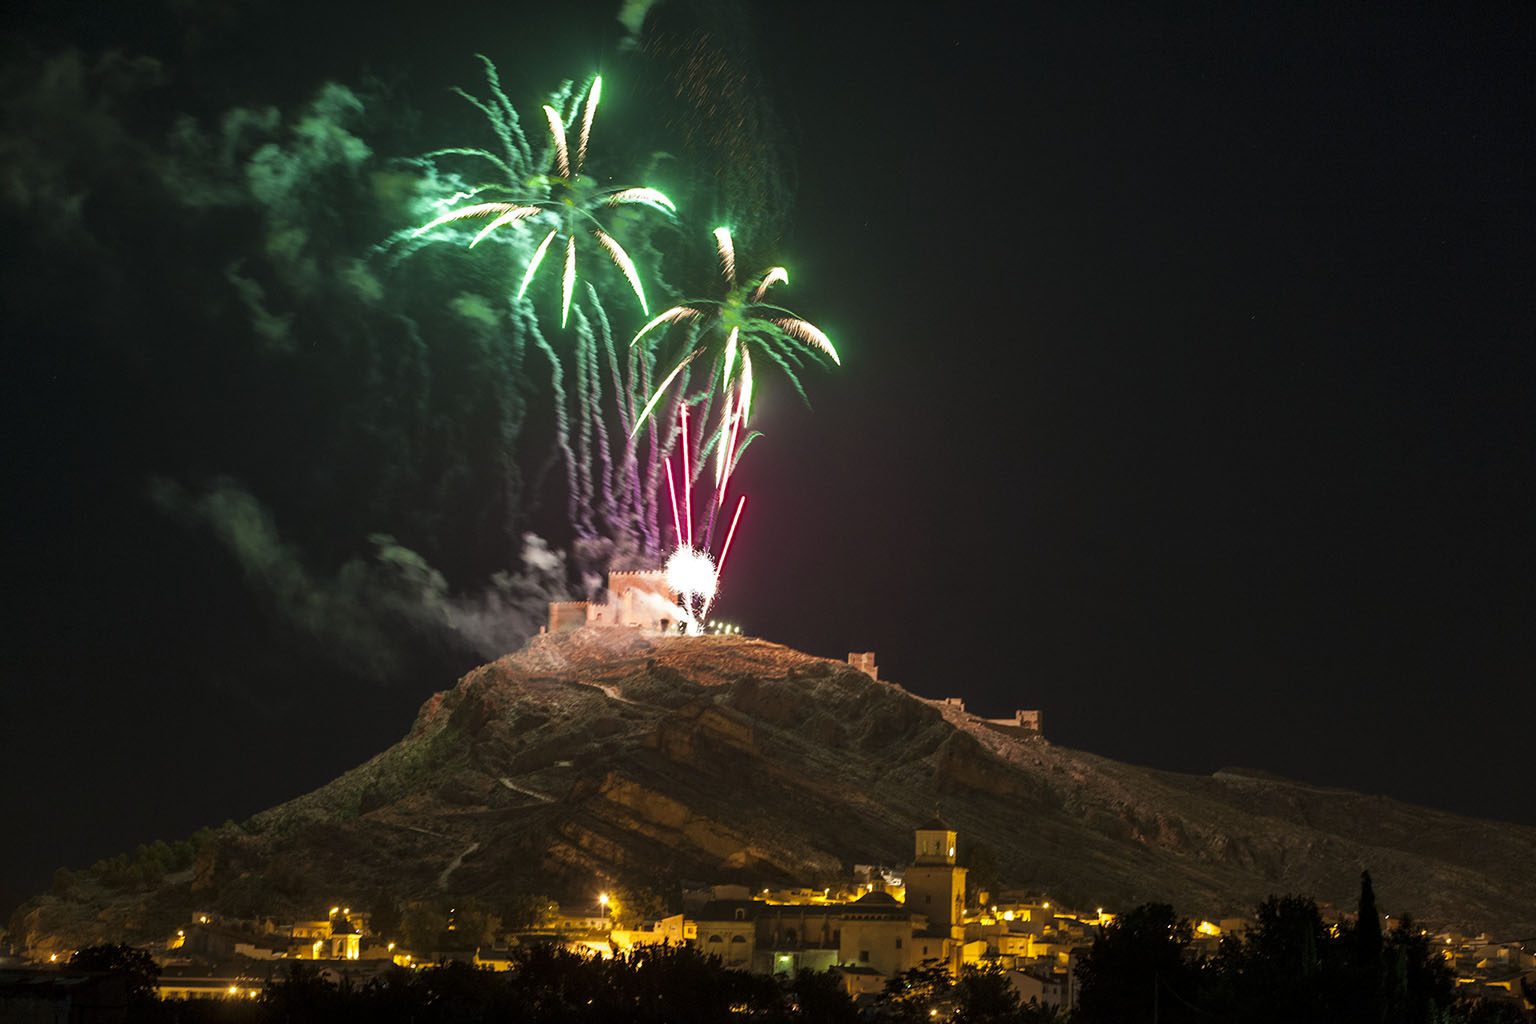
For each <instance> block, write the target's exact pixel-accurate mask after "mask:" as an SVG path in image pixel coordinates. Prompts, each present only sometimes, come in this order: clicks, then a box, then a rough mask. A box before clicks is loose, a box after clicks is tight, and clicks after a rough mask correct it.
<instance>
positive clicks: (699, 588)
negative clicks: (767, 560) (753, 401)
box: [666, 402, 747, 629]
mask: <svg viewBox="0 0 1536 1024" xmlns="http://www.w3.org/2000/svg"><path fill="white" fill-rule="evenodd" d="M731 419H732V422H731V424H730V429H729V431H722V433H721V437H720V443H721V444H730V445H731V446H732V447H731V448H730V449H728V451H727V455H726V458H725V460H724V468H723V471H722V472H721V474H720V480H719V482H718V485H717V486H718V492H717V494H716V499H715V508H716V509H718V508H721V507H722V506H723V505H724V502H725V490H726V487H727V485H728V484H729V483H730V478H731V474H732V473H733V472H734V471H735V468H736V465H735V462H736V460H735V458H734V456H735V454H736V453H735V448H734V443H735V440H736V438H737V436H738V434H739V431H740V429H741V425H742V421H743V420H745V419H746V408H745V402H742V403H739V404H738V405H737V407H736V409H735V410H734V415H733V416H732V418H731ZM678 426H679V428H680V430H681V432H682V451H681V452H680V453H679V458H680V459H681V460H682V477H683V502H682V510H681V511H682V518H681V521H679V515H678V513H679V509H678V502H677V484H676V482H675V477H674V475H673V473H672V462H671V460H670V459H669V460H667V462H666V468H667V491H668V493H669V495H670V497H671V501H672V529H673V533H674V535H675V536H676V537H677V543H678V550H677V551H676V552H674V553H673V556H672V558H670V559H668V564H669V566H670V565H671V564H673V563H674V562H677V561H678V559H679V556H685V558H684V559H683V560H684V562H686V563H689V564H691V565H692V566H693V567H694V568H695V571H694V573H692V574H690V579H689V581H688V582H682V581H679V582H677V583H674V586H675V587H676V588H677V589H678V591H679V596H680V597H681V599H682V604H683V608H684V609H685V610H686V611H687V612H688V615H689V617H690V618H691V619H692V620H693V626H694V628H695V629H697V628H698V625H699V620H701V619H703V618H704V616H706V615H708V614H709V609H710V606H711V605H713V604H714V603H715V598H716V597H718V596H719V593H720V579H721V575H722V573H723V572H724V571H725V560H726V558H727V557H728V556H729V555H730V553H731V542H732V541H733V540H735V538H736V527H737V526H738V525H739V524H740V522H741V513H742V511H743V510H744V509H745V508H746V505H747V496H746V495H745V494H743V495H741V496H740V497H738V498H737V499H736V511H735V513H734V514H733V515H732V516H731V525H730V529H728V530H727V531H726V534H725V543H724V544H723V545H721V548H720V557H719V559H718V560H715V559H711V558H710V555H709V552H708V551H695V550H694V548H693V472H692V462H693V460H691V459H690V457H689V449H690V448H691V447H692V445H691V443H690V440H689V435H688V410H687V408H686V407H684V408H682V409H680V410H678ZM711 511H713V510H711ZM709 532H710V533H713V532H714V531H713V529H711V530H710V531H709ZM706 544H707V541H706ZM700 563H708V564H709V573H708V575H709V576H710V579H709V580H707V581H702V582H701V581H699V579H698V575H699V574H698V572H697V567H698V566H699V565H700Z"/></svg>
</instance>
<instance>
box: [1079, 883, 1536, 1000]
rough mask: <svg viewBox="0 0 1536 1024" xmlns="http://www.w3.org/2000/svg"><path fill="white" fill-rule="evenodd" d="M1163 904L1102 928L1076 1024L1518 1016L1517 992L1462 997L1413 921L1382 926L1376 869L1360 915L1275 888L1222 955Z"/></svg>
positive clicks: (1087, 964)
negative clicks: (1338, 915) (1199, 941)
mask: <svg viewBox="0 0 1536 1024" xmlns="http://www.w3.org/2000/svg"><path fill="white" fill-rule="evenodd" d="M1192 941H1193V933H1192V930H1191V928H1190V924H1189V922H1188V921H1186V920H1182V919H1180V918H1178V917H1177V916H1176V915H1175V914H1174V912H1173V908H1172V907H1170V906H1168V905H1167V904H1157V903H1153V904H1146V905H1143V906H1140V907H1137V908H1136V909H1135V910H1132V911H1131V912H1130V913H1128V914H1125V915H1123V916H1122V917H1120V918H1119V919H1118V920H1116V921H1114V922H1113V923H1111V924H1110V925H1108V926H1107V927H1105V928H1103V929H1102V930H1101V932H1100V934H1099V936H1098V937H1097V938H1096V939H1095V940H1094V943H1093V947H1092V949H1091V950H1089V952H1088V953H1087V954H1086V955H1085V956H1084V957H1083V958H1082V960H1081V961H1080V962H1079V964H1078V967H1077V980H1078V984H1079V986H1080V996H1079V999H1080V1005H1079V1007H1078V1010H1077V1012H1076V1014H1074V1015H1073V1017H1072V1018H1071V1019H1072V1021H1073V1024H1140V1022H1143V1021H1145V1022H1153V1021H1156V1022H1158V1024H1195V1022H1203V1024H1295V1022H1302V1021H1305V1022H1307V1024H1494V1022H1500V1024H1504V1022H1507V1024H1516V1022H1523V1021H1526V1020H1527V1019H1528V1015H1527V1014H1525V1013H1523V1012H1522V1011H1521V1010H1520V1009H1519V1007H1518V1006H1517V1005H1515V1004H1511V1003H1493V1002H1485V1001H1481V1000H1475V999H1471V1000H1469V999H1458V998H1457V994H1456V991H1455V983H1454V979H1453V978H1452V976H1451V972H1450V970H1449V968H1448V967H1447V965H1446V963H1445V961H1444V960H1443V959H1442V958H1441V957H1440V956H1439V955H1438V954H1437V952H1436V951H1435V950H1434V949H1432V948H1431V947H1430V943H1429V940H1428V939H1427V938H1426V937H1425V936H1423V935H1422V934H1420V931H1419V929H1418V928H1416V927H1415V926H1414V924H1413V921H1412V920H1411V919H1408V918H1404V919H1402V920H1401V921H1399V922H1396V926H1395V927H1393V928H1392V929H1391V930H1390V931H1388V932H1386V933H1385V934H1383V932H1382V929H1381V924H1380V918H1379V916H1378V914H1377V911H1376V902H1375V895H1374V893H1373V891H1372V888H1371V880H1370V875H1369V874H1368V873H1367V874H1365V875H1363V876H1362V878H1361V894H1360V913H1359V914H1358V915H1357V922H1348V921H1346V922H1343V923H1341V924H1339V925H1327V924H1325V923H1324V922H1323V919H1322V915H1321V914H1320V913H1319V911H1318V908H1317V904H1316V903H1315V902H1313V901H1312V900H1310V899H1305V898H1302V897H1298V896H1285V897H1271V898H1270V899H1269V900H1266V901H1265V902H1264V903H1263V904H1261V905H1260V906H1259V908H1258V912H1257V914H1256V915H1255V919H1254V922H1253V924H1252V926H1251V927H1250V928H1249V929H1248V930H1247V931H1246V932H1244V933H1243V934H1242V935H1235V936H1227V937H1225V938H1223V939H1222V941H1221V946H1220V948H1219V949H1218V951H1217V952H1216V954H1215V955H1214V956H1211V957H1209V958H1199V957H1195V956H1193V955H1192V954H1191V950H1190V945H1191V942H1192Z"/></svg>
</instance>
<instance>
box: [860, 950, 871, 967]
mask: <svg viewBox="0 0 1536 1024" xmlns="http://www.w3.org/2000/svg"><path fill="white" fill-rule="evenodd" d="M859 963H861V964H867V963H869V950H867V949H861V950H859Z"/></svg>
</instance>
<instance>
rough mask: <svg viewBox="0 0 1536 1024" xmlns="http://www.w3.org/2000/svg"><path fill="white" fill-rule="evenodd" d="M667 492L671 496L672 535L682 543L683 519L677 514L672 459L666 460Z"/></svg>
mask: <svg viewBox="0 0 1536 1024" xmlns="http://www.w3.org/2000/svg"><path fill="white" fill-rule="evenodd" d="M667 493H668V494H669V495H671V497H672V535H673V536H674V537H676V538H677V543H678V544H679V545H681V544H682V543H683V521H682V519H680V518H679V517H678V514H677V484H676V483H674V482H673V480H672V460H671V459H668V460H667Z"/></svg>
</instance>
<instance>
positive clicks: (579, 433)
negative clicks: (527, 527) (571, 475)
mask: <svg viewBox="0 0 1536 1024" xmlns="http://www.w3.org/2000/svg"><path fill="white" fill-rule="evenodd" d="M572 357H573V363H574V366H575V370H576V376H575V379H574V380H573V381H572V382H571V383H572V385H573V387H574V390H575V394H576V453H577V457H578V458H577V462H576V486H577V489H578V490H577V498H576V501H577V505H578V507H580V508H581V510H582V511H583V512H584V513H585V514H587V515H588V516H590V515H591V513H592V495H593V487H592V419H593V412H592V396H591V393H590V392H589V391H588V389H587V347H586V346H585V345H583V344H582V343H581V335H580V333H579V332H578V333H577V336H576V344H575V345H573V346H572Z"/></svg>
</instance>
